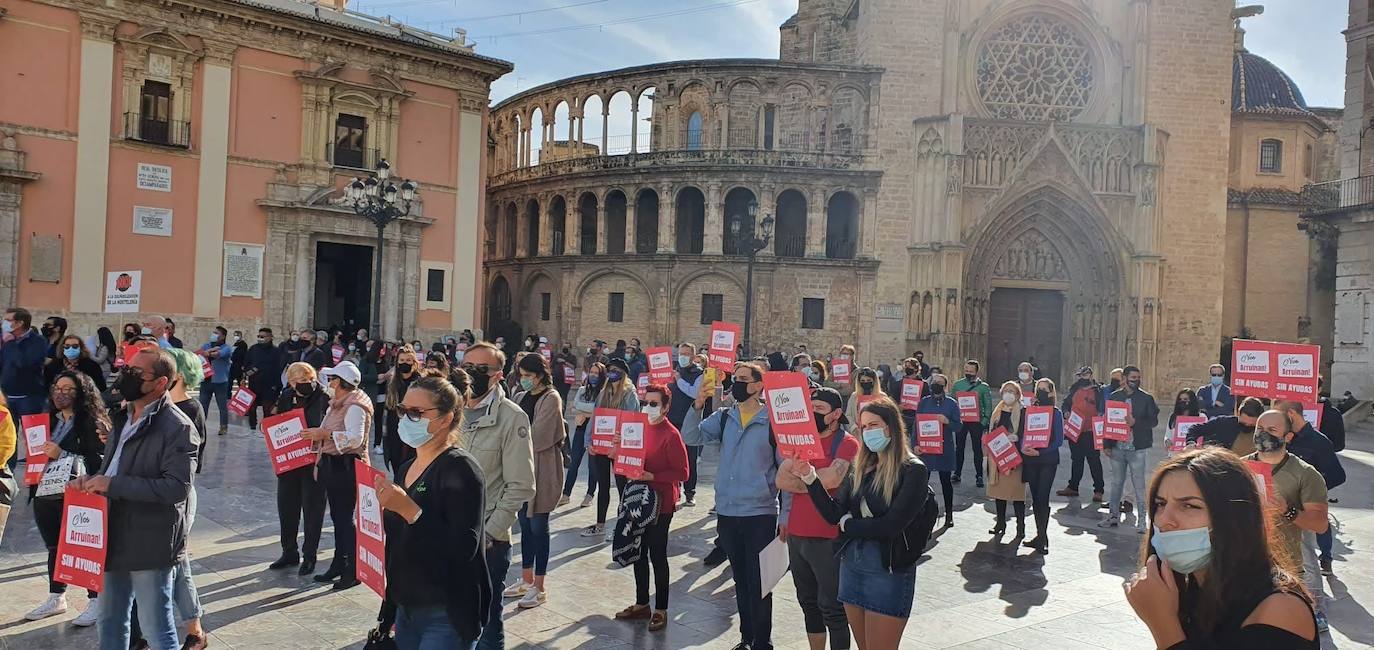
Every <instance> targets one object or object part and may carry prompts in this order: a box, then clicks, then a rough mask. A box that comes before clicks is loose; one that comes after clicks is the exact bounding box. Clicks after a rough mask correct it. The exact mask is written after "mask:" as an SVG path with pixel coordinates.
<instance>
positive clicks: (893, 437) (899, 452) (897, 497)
mask: <svg viewBox="0 0 1374 650" xmlns="http://www.w3.org/2000/svg"><path fill="white" fill-rule="evenodd" d="M859 429H860V431H861V432H862V433H861V438H862V440H863V443H864V444H863V446H861V447H859V453H858V455H857V456H855V457H854V465H853V469H852V471H850V473H849V477H848V478H846V479H845V480H844V481H843V482H842V483H840V488H839V491H838V492H837V493H836V494H835V496H833V497H832V496H830V493H829V492H826V490H825V486H823V485H821V482H820V481H818V480H817V478H818V477H817V475H816V470H815V468H814V467H812V466H811V464H810V463H808V462H805V461H803V462H795V461H794V462H793V463H792V465H791V471H792V472H793V473H794V474H796V475H797V477H798V478H800V479H801V480H802V481H803V482H805V483H806V489H807V492H808V494H810V496H811V501H812V502H813V503H815V504H816V510H817V511H819V512H820V514H821V516H822V517H824V518H825V520H826V521H828V522H830V523H831V524H834V525H838V526H839V527H840V537H841V539H843V540H844V542H843V546H841V556H840V593H839V600H840V602H841V603H844V611H845V617H846V618H848V619H849V629H850V630H852V631H853V632H854V640H855V641H856V642H857V644H858V647H860V648H872V649H875V650H884V649H886V648H894V649H895V648H896V647H897V646H898V645H899V644H900V643H901V639H902V630H904V629H906V623H907V619H908V618H909V617H910V616H911V604H912V601H913V600H914V599H915V597H916V565H915V564H914V563H913V564H910V565H908V566H893V562H892V558H893V557H894V551H895V549H896V548H897V547H896V545H897V544H900V543H903V542H902V540H903V534H904V533H905V531H906V530H907V527H908V526H909V525H910V524H911V522H912V521H914V520H915V519H916V516H917V515H919V514H920V513H921V511H922V510H923V509H924V508H925V504H926V499H927V498H928V497H929V496H930V488H929V487H928V486H927V485H926V482H927V481H928V480H929V478H930V471H929V470H927V469H926V466H925V464H924V463H922V462H921V459H920V458H917V457H916V455H915V454H913V453H912V452H911V446H910V443H909V442H908V438H907V434H906V429H905V427H904V426H903V424H902V412H901V411H900V410H898V409H897V405H896V404H895V403H893V401H892V400H891V399H889V398H886V397H880V398H878V399H877V400H876V401H873V402H869V403H868V404H865V405H864V407H863V408H862V409H860V411H859Z"/></svg>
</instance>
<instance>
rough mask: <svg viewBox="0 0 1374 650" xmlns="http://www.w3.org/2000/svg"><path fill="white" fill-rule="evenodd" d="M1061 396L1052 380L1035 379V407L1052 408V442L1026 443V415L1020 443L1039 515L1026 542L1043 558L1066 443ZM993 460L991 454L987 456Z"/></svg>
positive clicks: (1033, 506)
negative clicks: (1061, 451)
mask: <svg viewBox="0 0 1374 650" xmlns="http://www.w3.org/2000/svg"><path fill="white" fill-rule="evenodd" d="M1058 399H1059V396H1058V395H1057V394H1056V393H1055V388H1054V381H1053V380H1052V379H1050V378H1048V377H1041V378H1040V379H1037V380H1035V402H1034V403H1035V406H1042V407H1049V409H1050V421H1049V425H1050V441H1049V444H1047V445H1046V446H1044V447H1031V446H1029V445H1027V444H1026V435H1025V427H1024V423H1025V421H1026V419H1027V416H1026V415H1023V416H1022V423H1023V426H1022V433H1021V440H1020V441H1019V442H1018V443H1017V446H1018V447H1020V451H1021V478H1022V479H1024V480H1025V481H1026V487H1027V488H1028V489H1029V490H1030V497H1031V499H1030V500H1031V510H1032V511H1033V512H1034V516H1035V537H1034V538H1032V539H1030V540H1027V541H1025V542H1023V543H1022V544H1023V545H1024V546H1027V547H1029V548H1033V549H1035V550H1036V552H1037V553H1039V554H1041V555H1049V552H1050V537H1049V527H1050V490H1051V489H1053V488H1054V473H1055V471H1057V470H1058V468H1059V446H1060V445H1062V444H1064V414H1063V413H1060V412H1059V409H1058V408H1056V407H1055V403H1056V402H1057V401H1058ZM986 457H987V458H989V459H991V458H992V456H991V455H986Z"/></svg>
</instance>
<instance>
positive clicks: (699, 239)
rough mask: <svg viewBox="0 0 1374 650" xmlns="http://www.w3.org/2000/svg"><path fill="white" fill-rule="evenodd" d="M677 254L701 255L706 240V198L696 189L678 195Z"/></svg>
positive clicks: (686, 188) (686, 190) (691, 188)
mask: <svg viewBox="0 0 1374 650" xmlns="http://www.w3.org/2000/svg"><path fill="white" fill-rule="evenodd" d="M675 218H676V223H677V252H678V253H681V254H684V255H700V254H701V251H702V248H703V246H704V244H705V239H706V196H705V195H704V194H702V193H701V190H699V189H697V188H695V187H685V188H683V189H682V191H681V192H678V193H677V214H676V217H675Z"/></svg>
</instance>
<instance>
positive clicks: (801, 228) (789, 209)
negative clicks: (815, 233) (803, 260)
mask: <svg viewBox="0 0 1374 650" xmlns="http://www.w3.org/2000/svg"><path fill="white" fill-rule="evenodd" d="M776 214H777V215H778V225H777V227H776V229H775V234H774V239H773V242H774V243H773V254H775V255H777V256H778V257H805V256H806V197H805V196H803V195H802V193H801V192H798V191H797V190H787V191H785V192H783V193H782V194H779V195H778V204H777V211H776Z"/></svg>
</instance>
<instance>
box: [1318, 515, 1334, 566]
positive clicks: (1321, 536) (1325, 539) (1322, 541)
mask: <svg viewBox="0 0 1374 650" xmlns="http://www.w3.org/2000/svg"><path fill="white" fill-rule="evenodd" d="M1331 542H1332V539H1331V525H1330V524H1328V525H1327V526H1326V532H1324V533H1318V534H1317V548H1318V549H1319V550H1320V551H1321V560H1322V561H1323V562H1330V561H1331Z"/></svg>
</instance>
